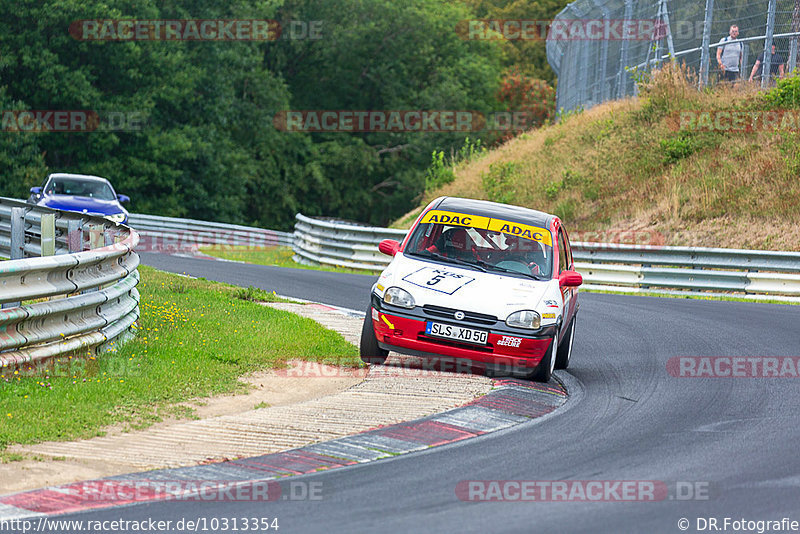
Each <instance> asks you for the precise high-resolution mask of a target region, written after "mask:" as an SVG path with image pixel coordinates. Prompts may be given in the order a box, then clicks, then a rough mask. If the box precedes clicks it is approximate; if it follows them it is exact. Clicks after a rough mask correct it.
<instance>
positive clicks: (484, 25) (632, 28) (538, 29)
mask: <svg viewBox="0 0 800 534" xmlns="http://www.w3.org/2000/svg"><path fill="white" fill-rule="evenodd" d="M456 33H457V34H458V35H459V37H461V38H462V39H465V40H478V41H544V40H548V39H549V40H551V41H657V40H658V39H661V38H663V37H665V36H666V35H667V27H666V25H665V24H663V23H662V22H661V21H659V20H656V19H629V20H626V19H608V20H606V19H558V20H520V19H517V20H510V19H478V20H462V21H460V22H459V23H458V24H456Z"/></svg>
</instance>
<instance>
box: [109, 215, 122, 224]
mask: <svg viewBox="0 0 800 534" xmlns="http://www.w3.org/2000/svg"><path fill="white" fill-rule="evenodd" d="M106 219H108V220H109V221H111V222H113V223H115V224H120V223H121V222H122V221H124V220H125V214H124V213H115V214H113V215H106Z"/></svg>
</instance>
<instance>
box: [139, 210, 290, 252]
mask: <svg viewBox="0 0 800 534" xmlns="http://www.w3.org/2000/svg"><path fill="white" fill-rule="evenodd" d="M128 224H129V225H130V226H131V227H132V228H134V229H135V230H136V231H137V232H139V235H140V236H141V243H140V245H139V249H138V250H139V251H141V252H150V251H152V252H194V251H196V250H197V247H200V246H219V247H242V246H244V247H274V246H284V247H290V246H292V242H293V236H292V234H291V233H288V232H278V231H275V230H266V229H263V228H255V227H252V226H240V225H237V224H226V223H217V222H208V221H196V220H193V219H178V218H172V217H159V216H157V215H143V214H133V213H132V214H130V215H129V216H128Z"/></svg>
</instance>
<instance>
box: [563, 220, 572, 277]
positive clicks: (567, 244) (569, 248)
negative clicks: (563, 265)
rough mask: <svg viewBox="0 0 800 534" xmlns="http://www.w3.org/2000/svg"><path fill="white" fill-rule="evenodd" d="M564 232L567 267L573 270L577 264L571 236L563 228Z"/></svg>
mask: <svg viewBox="0 0 800 534" xmlns="http://www.w3.org/2000/svg"><path fill="white" fill-rule="evenodd" d="M562 232H564V248H566V250H567V269H569V270H572V269H574V268H575V264H574V263H573V260H572V245H571V244H570V242H569V236H567V232H566V231H564V230H563V229H562Z"/></svg>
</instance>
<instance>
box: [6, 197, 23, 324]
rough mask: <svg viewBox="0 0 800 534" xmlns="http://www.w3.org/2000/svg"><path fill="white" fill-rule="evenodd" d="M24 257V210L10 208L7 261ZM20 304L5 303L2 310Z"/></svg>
mask: <svg viewBox="0 0 800 534" xmlns="http://www.w3.org/2000/svg"><path fill="white" fill-rule="evenodd" d="M23 257H25V209H24V208H11V251H10V256H9V259H12V260H20V259H22V258H23ZM19 305H20V302H6V303H5V304H3V306H2V309H6V308H16V307H17V306H19Z"/></svg>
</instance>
